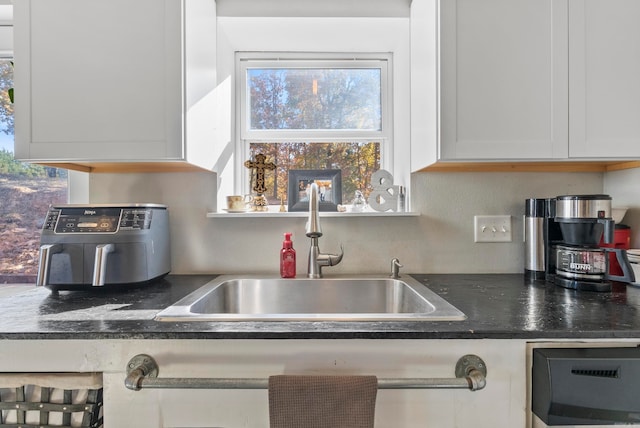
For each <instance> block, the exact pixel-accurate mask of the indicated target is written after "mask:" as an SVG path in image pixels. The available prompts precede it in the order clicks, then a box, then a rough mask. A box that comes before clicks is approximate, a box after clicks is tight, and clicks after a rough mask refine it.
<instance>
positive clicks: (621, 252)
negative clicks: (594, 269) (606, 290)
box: [603, 248, 636, 282]
mask: <svg viewBox="0 0 640 428" xmlns="http://www.w3.org/2000/svg"><path fill="white" fill-rule="evenodd" d="M603 250H604V251H605V252H607V253H610V252H615V253H616V259H617V260H618V264H619V265H620V268H622V275H610V274H608V273H607V274H606V275H605V277H606V279H609V280H612V281H619V282H636V276H635V274H634V273H633V269H632V268H631V264H630V263H629V259H628V258H627V250H625V249H623V248H603Z"/></svg>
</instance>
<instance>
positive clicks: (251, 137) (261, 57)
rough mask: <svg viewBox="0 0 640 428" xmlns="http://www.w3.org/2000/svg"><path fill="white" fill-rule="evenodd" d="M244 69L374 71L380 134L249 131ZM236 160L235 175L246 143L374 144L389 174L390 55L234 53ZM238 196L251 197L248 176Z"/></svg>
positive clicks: (243, 176)
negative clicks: (377, 81) (377, 76)
mask: <svg viewBox="0 0 640 428" xmlns="http://www.w3.org/2000/svg"><path fill="white" fill-rule="evenodd" d="M248 68H336V69H344V68H376V69H380V80H381V82H380V90H381V94H380V103H381V108H380V110H381V111H380V114H381V129H380V130H376V131H373V130H351V129H349V130H326V129H322V130H290V129H284V130H250V129H248V126H247V125H248V116H249V115H250V112H249V109H250V105H249V102H248V100H249V98H248V94H247V78H246V70H247V69H248ZM235 81H236V85H235V86H236V89H235V92H236V95H235V98H236V118H237V120H236V135H237V140H236V149H237V153H238V154H239V156H236V160H237V161H236V168H237V171H242V170H246V168H244V165H243V164H244V161H245V160H246V159H248V158H249V145H250V143H273V142H282V143H286V142H306V143H314V142H324V143H331V142H375V143H379V144H380V168H382V169H385V170H387V171H389V172H391V174H393V171H392V169H393V164H394V162H393V153H394V150H393V149H394V148H393V123H394V118H393V102H392V100H393V54H392V53H351V52H349V53H339V52H335V53H320V52H236V53H235ZM240 177H241V178H240V183H239V185H240V186H239V187H240V189H242V190H241V192H242V193H251V189H249V186H250V183H249V174H240Z"/></svg>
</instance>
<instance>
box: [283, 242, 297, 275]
mask: <svg viewBox="0 0 640 428" xmlns="http://www.w3.org/2000/svg"><path fill="white" fill-rule="evenodd" d="M280 276H281V277H282V278H295V277H296V250H294V249H293V242H291V233H289V232H287V233H285V234H284V241H283V242H282V250H280Z"/></svg>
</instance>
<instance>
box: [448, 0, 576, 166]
mask: <svg viewBox="0 0 640 428" xmlns="http://www.w3.org/2000/svg"><path fill="white" fill-rule="evenodd" d="M566 19H567V9H566V3H565V2H559V1H556V0H481V1H478V0H457V1H452V0H443V1H441V2H440V24H441V32H440V36H441V39H440V55H441V56H440V60H441V63H440V70H441V75H440V85H441V86H440V88H441V100H440V102H441V114H442V116H441V126H442V128H441V148H440V159H441V160H450V159H455V160H464V159H522V158H526V159H530V158H566V157H567V114H566V111H567V110H566V106H567V79H566V76H567V61H568V60H567V56H566V46H567V33H566Z"/></svg>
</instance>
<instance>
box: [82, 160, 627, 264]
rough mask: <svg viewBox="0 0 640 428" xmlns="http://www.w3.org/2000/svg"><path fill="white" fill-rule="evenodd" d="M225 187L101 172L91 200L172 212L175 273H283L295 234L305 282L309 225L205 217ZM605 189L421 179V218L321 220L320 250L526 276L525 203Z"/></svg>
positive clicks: (558, 177) (455, 177) (598, 177)
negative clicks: (478, 227)
mask: <svg viewBox="0 0 640 428" xmlns="http://www.w3.org/2000/svg"><path fill="white" fill-rule="evenodd" d="M621 173H624V172H621ZM216 181H217V180H216V175H215V174H214V173H208V172H189V173H146V174H92V175H91V176H90V184H89V186H90V192H89V194H90V199H91V200H90V202H91V203H117V202H153V203H161V204H166V205H168V206H169V209H170V215H171V239H172V262H173V263H172V264H173V268H172V272H173V273H176V274H186V273H239V272H246V273H274V274H275V273H277V272H278V268H279V262H278V261H279V250H280V247H281V243H282V235H283V233H284V232H293V240H294V248H295V249H296V250H297V269H298V274H299V275H301V274H304V273H305V272H306V262H307V252H308V248H309V242H308V241H309V240H308V238H306V236H305V235H304V231H305V230H304V228H305V222H306V219H304V218H264V219H261V218H249V217H247V218H229V219H224V218H222V219H221V218H215V219H212V218H206V213H207V212H210V211H214V210H215V207H216V191H215V188H216ZM618 181H624V176H623V174H622V175H621V177H616V179H615V182H618ZM607 182H608V181H607ZM637 182H638V181H637V180H636V183H637ZM604 183H605V180H604V174H602V173H513V172H510V173H497V172H496V173H442V172H437V173H436V172H423V173H416V174H413V176H412V191H411V195H412V200H411V205H412V210H413V211H419V212H421V213H422V215H421V216H419V217H402V218H386V219H385V218H362V217H356V218H323V219H322V228H323V232H324V235H323V236H322V238H320V249H321V250H322V251H323V252H338V251H339V249H340V244H342V245H343V246H344V252H345V256H344V259H343V261H342V263H341V264H340V265H338V266H335V267H330V268H325V272H326V273H327V274H330V273H360V272H370V273H386V272H387V271H388V270H389V266H390V260H391V259H392V258H393V257H398V258H399V259H400V261H401V262H402V264H403V265H404V266H405V267H404V268H403V271H404V272H425V273H456V272H460V273H520V272H522V269H523V258H524V254H523V252H524V250H523V242H522V240H523V231H522V228H523V226H522V217H523V215H524V200H525V199H526V198H528V197H553V196H557V195H561V194H580V193H600V192H602V191H603V186H604ZM636 192H637V191H636ZM475 214H509V215H511V216H512V227H513V242H511V243H503V244H495V243H489V244H487V243H477V244H476V243H474V242H473V216H474V215H475Z"/></svg>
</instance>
